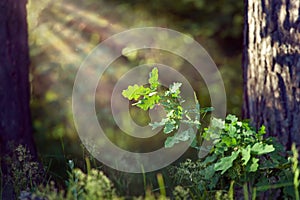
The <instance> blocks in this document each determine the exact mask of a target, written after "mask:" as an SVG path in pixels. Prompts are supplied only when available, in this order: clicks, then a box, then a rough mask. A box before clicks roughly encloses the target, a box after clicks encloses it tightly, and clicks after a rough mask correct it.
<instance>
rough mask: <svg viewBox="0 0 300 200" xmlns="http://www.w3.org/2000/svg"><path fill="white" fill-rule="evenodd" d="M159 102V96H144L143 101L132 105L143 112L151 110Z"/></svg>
mask: <svg viewBox="0 0 300 200" xmlns="http://www.w3.org/2000/svg"><path fill="white" fill-rule="evenodd" d="M159 100H160V96H158V95H153V96H145V97H144V98H143V99H141V100H140V101H138V102H137V103H135V104H132V105H136V106H138V107H139V108H141V109H143V110H148V109H152V108H153V107H154V106H155V105H156V104H157V103H158V102H159Z"/></svg>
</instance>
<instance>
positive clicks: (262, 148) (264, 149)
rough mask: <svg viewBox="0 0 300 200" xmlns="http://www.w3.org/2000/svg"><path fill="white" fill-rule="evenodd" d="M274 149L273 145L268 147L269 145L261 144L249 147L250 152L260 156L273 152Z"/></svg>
mask: <svg viewBox="0 0 300 200" xmlns="http://www.w3.org/2000/svg"><path fill="white" fill-rule="evenodd" d="M274 150H275V148H274V147H273V145H271V144H270V145H269V144H263V143H261V142H260V143H255V144H254V145H253V146H252V147H251V152H253V153H254V154H257V155H262V154H266V153H270V152H272V151H274Z"/></svg>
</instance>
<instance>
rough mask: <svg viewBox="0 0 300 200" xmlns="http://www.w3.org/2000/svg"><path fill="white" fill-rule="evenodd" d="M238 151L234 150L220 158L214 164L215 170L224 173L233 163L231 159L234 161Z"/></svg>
mask: <svg viewBox="0 0 300 200" xmlns="http://www.w3.org/2000/svg"><path fill="white" fill-rule="evenodd" d="M239 153H240V151H239V150H238V151H234V152H232V153H231V156H227V157H224V158H221V159H220V161H219V162H217V163H216V164H215V170H216V171H221V170H222V172H221V174H224V173H225V172H226V171H227V170H228V169H229V168H230V167H232V165H233V161H235V160H236V159H237V157H238V155H239Z"/></svg>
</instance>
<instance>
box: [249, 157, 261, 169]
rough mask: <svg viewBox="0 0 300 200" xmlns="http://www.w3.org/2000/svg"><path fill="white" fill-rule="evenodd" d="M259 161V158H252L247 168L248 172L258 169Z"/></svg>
mask: <svg viewBox="0 0 300 200" xmlns="http://www.w3.org/2000/svg"><path fill="white" fill-rule="evenodd" d="M258 161H259V159H258V158H252V159H251V164H250V165H248V166H247V167H246V170H247V171H248V172H256V171H257V169H258Z"/></svg>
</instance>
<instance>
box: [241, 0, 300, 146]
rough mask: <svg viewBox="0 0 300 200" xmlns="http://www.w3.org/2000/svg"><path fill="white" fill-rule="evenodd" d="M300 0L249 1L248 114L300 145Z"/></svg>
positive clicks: (246, 54)
mask: <svg viewBox="0 0 300 200" xmlns="http://www.w3.org/2000/svg"><path fill="white" fill-rule="evenodd" d="M299 13H300V1H299V0H260V1H259V0H245V24H244V52H243V77H244V105H243V117H244V118H250V119H251V120H252V121H253V123H254V126H256V127H257V128H258V127H260V126H261V125H262V124H264V125H265V126H266V128H267V133H268V135H271V136H275V137H277V138H278V139H279V141H280V142H281V143H282V144H283V145H285V147H286V148H287V149H289V148H290V147H291V144H292V143H293V142H295V143H296V144H297V145H298V146H300V89H299V88H300V14H299Z"/></svg>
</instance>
